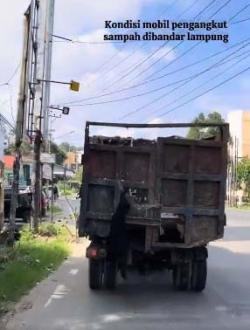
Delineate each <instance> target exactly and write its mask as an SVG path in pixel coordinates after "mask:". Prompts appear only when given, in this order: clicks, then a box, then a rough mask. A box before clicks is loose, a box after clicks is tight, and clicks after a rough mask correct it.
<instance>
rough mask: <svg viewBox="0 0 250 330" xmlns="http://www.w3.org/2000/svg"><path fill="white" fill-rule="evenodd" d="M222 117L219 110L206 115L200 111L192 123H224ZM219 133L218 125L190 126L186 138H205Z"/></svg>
mask: <svg viewBox="0 0 250 330" xmlns="http://www.w3.org/2000/svg"><path fill="white" fill-rule="evenodd" d="M224 122H225V121H224V119H223V118H222V117H221V114H220V113H219V112H216V111H214V112H211V113H209V114H208V115H207V116H205V115H204V113H203V112H201V113H200V114H199V115H198V116H197V117H196V118H195V119H194V120H193V121H192V123H194V124H210V123H216V124H222V123H224ZM218 133H219V131H218V127H206V128H204V127H190V129H189V131H188V134H187V138H188V139H195V140H197V139H205V138H208V137H212V136H215V135H217V134H218Z"/></svg>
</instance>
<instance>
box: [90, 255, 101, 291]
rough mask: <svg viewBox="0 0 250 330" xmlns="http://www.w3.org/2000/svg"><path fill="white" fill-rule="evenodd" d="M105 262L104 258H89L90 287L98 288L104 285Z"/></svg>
mask: <svg viewBox="0 0 250 330" xmlns="http://www.w3.org/2000/svg"><path fill="white" fill-rule="evenodd" d="M102 278H103V262H102V260H94V259H89V287H90V289H91V290H98V289H101V287H102Z"/></svg>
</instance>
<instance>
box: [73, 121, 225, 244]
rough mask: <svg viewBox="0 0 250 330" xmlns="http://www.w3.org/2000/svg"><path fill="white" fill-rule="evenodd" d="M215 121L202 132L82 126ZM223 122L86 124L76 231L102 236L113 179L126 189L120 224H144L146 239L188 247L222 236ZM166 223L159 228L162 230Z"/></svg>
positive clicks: (111, 205)
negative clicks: (119, 132) (102, 131)
mask: <svg viewBox="0 0 250 330" xmlns="http://www.w3.org/2000/svg"><path fill="white" fill-rule="evenodd" d="M91 125H94V126H118V127H136V128H155V127H171V128H175V127H191V126H204V127H207V126H217V127H218V130H219V134H218V135H217V136H216V137H214V138H211V139H208V140H190V139H186V138H181V137H177V136H169V137H158V138H157V139H155V140H147V139H132V138H120V137H116V138H112V137H101V136H99V137H89V126H91ZM227 141H228V125H227V124H221V125H216V124H213V125H212V124H211V125H194V124H164V125H163V124H161V125H134V124H133V125H129V124H110V123H91V122H88V123H87V125H86V135H85V151H84V159H83V164H84V178H83V189H82V196H81V197H82V201H81V213H80V218H79V219H80V220H79V234H80V236H84V235H88V236H90V237H91V236H99V237H104V238H105V237H107V236H108V235H109V231H110V220H111V217H112V214H113V213H114V211H115V207H116V205H117V203H118V202H119V198H120V196H119V188H118V184H117V183H118V181H120V182H122V184H123V186H124V188H125V189H126V190H127V191H128V192H129V193H130V195H132V196H133V199H134V202H135V206H134V207H132V208H131V210H130V212H129V214H128V215H127V218H126V221H127V224H128V226H144V227H145V236H146V247H147V246H148V248H151V247H153V248H163V247H183V248H186V247H193V246H197V245H201V244H206V243H208V242H209V241H212V240H215V239H218V238H220V237H222V236H223V232H224V225H225V216H224V205H225V202H224V201H225V186H226V169H227ZM164 228H167V234H165V233H164Z"/></svg>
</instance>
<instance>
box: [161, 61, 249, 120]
mask: <svg viewBox="0 0 250 330" xmlns="http://www.w3.org/2000/svg"><path fill="white" fill-rule="evenodd" d="M249 69H250V66H248V67H247V68H245V69H244V70H242V71H240V72H238V73H236V74H234V75H233V76H231V77H229V78H228V79H226V80H223V81H222V82H220V83H219V84H217V85H215V86H214V87H211V88H209V89H207V90H206V91H205V92H203V93H201V94H199V95H196V96H194V97H192V98H191V99H189V100H188V101H186V102H183V103H182V104H180V105H178V106H176V107H174V108H172V109H170V110H168V111H166V112H164V113H162V114H161V115H160V116H159V117H163V116H165V115H167V114H169V113H170V112H172V111H174V110H177V109H179V108H181V107H183V106H184V105H186V104H188V103H190V102H192V101H194V100H196V99H198V98H200V97H201V96H203V95H205V94H208V93H210V92H211V91H213V90H215V89H216V88H218V87H221V86H222V85H224V84H226V83H227V82H229V81H231V80H233V79H235V78H236V77H238V76H240V75H241V74H243V73H245V72H247V71H248V70H249Z"/></svg>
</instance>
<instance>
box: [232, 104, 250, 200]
mask: <svg viewBox="0 0 250 330" xmlns="http://www.w3.org/2000/svg"><path fill="white" fill-rule="evenodd" d="M227 121H228V123H229V128H230V143H229V148H228V150H229V160H228V173H227V201H228V203H229V205H231V206H237V204H242V203H243V202H244V200H245V197H244V190H245V189H244V187H242V186H241V187H239V185H238V181H237V177H238V174H237V173H238V172H237V171H238V164H239V162H240V161H241V160H242V159H243V158H249V159H250V111H242V110H238V111H231V112H229V113H228V117H227Z"/></svg>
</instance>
